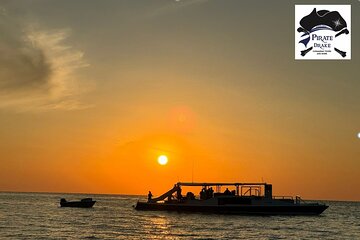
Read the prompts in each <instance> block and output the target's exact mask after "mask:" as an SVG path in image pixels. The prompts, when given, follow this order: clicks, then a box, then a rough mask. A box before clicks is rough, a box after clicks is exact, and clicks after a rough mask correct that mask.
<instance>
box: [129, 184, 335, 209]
mask: <svg viewBox="0 0 360 240" xmlns="http://www.w3.org/2000/svg"><path fill="white" fill-rule="evenodd" d="M182 187H202V189H201V191H200V194H199V195H198V196H195V194H194V193H193V192H187V194H186V195H185V196H183V195H182V194H181V191H182ZM213 187H214V188H215V190H214V189H213ZM222 187H226V190H225V191H224V192H222V191H221V188H222ZM229 188H230V189H232V190H231V191H230V190H229ZM327 208H328V206H327V205H325V204H322V203H318V202H305V201H304V200H302V199H301V198H300V197H299V196H296V197H295V198H294V197H288V196H273V195H272V184H267V183H218V182H215V183H193V182H191V183H190V182H178V183H176V184H175V185H174V187H173V188H172V189H170V190H169V191H167V192H166V193H164V194H162V195H161V196H159V197H156V198H152V194H151V192H149V195H148V201H140V200H139V201H137V203H136V205H135V209H136V210H151V211H177V212H206V213H219V214H242V215H319V214H321V213H322V212H324V211H325V210H326V209H327Z"/></svg>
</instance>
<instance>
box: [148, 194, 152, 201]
mask: <svg viewBox="0 0 360 240" xmlns="http://www.w3.org/2000/svg"><path fill="white" fill-rule="evenodd" d="M152 196H153V195H152V193H151V191H149V193H148V202H150V201H151V198H152Z"/></svg>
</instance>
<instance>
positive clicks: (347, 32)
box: [335, 28, 349, 37]
mask: <svg viewBox="0 0 360 240" xmlns="http://www.w3.org/2000/svg"><path fill="white" fill-rule="evenodd" d="M344 33H345V34H349V30H347V28H345V29H343V30H341V32H338V33H337V34H336V35H335V37H338V36H340V35H342V34H344Z"/></svg>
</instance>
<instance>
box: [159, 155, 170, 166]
mask: <svg viewBox="0 0 360 240" xmlns="http://www.w3.org/2000/svg"><path fill="white" fill-rule="evenodd" d="M167 162H168V158H167V156H165V155H160V156H159V157H158V163H159V164H160V165H166V164H167Z"/></svg>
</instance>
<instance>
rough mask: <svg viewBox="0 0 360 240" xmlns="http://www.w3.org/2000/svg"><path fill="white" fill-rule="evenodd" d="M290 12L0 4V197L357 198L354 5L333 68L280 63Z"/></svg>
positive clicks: (128, 1)
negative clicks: (214, 192)
mask: <svg viewBox="0 0 360 240" xmlns="http://www.w3.org/2000/svg"><path fill="white" fill-rule="evenodd" d="M299 3H301V4H306V3H308V4H313V1H259V0H253V1H250V0H248V1H236V0H227V1H220V0H180V1H175V0H174V1H172V0H151V1H150V0H122V1H115V0H107V1H101V0H77V1H70V0H63V1H55V0H46V1H45V0H28V1H18V0H11V1H10V0H0V191H21V192H82V193H113V194H146V193H147V191H149V190H151V191H152V192H153V194H154V195H159V194H161V193H163V192H165V191H166V190H168V189H170V188H171V187H172V186H173V184H174V183H176V182H178V181H195V182H196V181H198V182H210V181H221V182H248V181H249V182H254V181H257V182H261V181H266V182H268V183H272V184H273V191H274V194H275V195H301V196H302V197H303V198H305V199H335V200H356V201H359V200H360V190H359V187H360V174H359V171H360V161H359V160H360V139H359V138H358V136H357V135H358V133H359V132H360V92H359V90H360V81H359V77H358V68H359V66H360V62H359V56H360V51H359V46H358V44H357V43H358V42H360V36H359V32H358V31H357V29H359V23H360V20H359V15H358V14H355V13H357V12H360V11H359V10H360V2H359V1H342V2H341V3H342V4H351V7H352V32H351V36H352V54H351V55H352V59H351V60H348V61H295V60H294V31H295V29H294V5H295V4H299ZM318 3H319V4H335V3H339V2H337V1H326V2H325V1H320V0H319V1H318ZM161 154H164V155H166V156H168V160H169V161H168V164H167V165H165V166H161V165H159V164H158V163H157V158H158V156H159V155H161Z"/></svg>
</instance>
